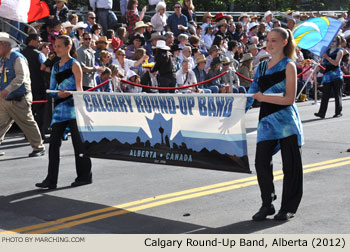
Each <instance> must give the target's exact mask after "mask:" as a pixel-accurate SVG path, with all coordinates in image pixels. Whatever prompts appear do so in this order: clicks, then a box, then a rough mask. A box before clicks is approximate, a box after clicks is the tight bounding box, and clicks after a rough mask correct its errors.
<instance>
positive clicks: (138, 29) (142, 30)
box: [134, 21, 148, 35]
mask: <svg viewBox="0 0 350 252" xmlns="http://www.w3.org/2000/svg"><path fill="white" fill-rule="evenodd" d="M147 27H148V25H147V24H145V23H144V22H143V21H139V22H137V23H136V24H135V28H134V30H135V33H136V32H137V33H140V34H142V35H143V34H144V33H145V31H146V28H147Z"/></svg>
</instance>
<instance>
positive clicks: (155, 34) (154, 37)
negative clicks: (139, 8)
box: [149, 32, 164, 41]
mask: <svg viewBox="0 0 350 252" xmlns="http://www.w3.org/2000/svg"><path fill="white" fill-rule="evenodd" d="M158 39H164V37H163V36H162V35H161V34H160V32H153V33H152V34H151V38H150V39H149V40H150V41H153V40H158Z"/></svg>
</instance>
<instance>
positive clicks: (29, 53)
mask: <svg viewBox="0 0 350 252" xmlns="http://www.w3.org/2000/svg"><path fill="white" fill-rule="evenodd" d="M22 54H23V55H24V57H26V59H27V61H28V66H29V72H30V80H31V88H32V94H33V101H40V100H47V97H48V95H47V94H46V89H48V88H49V86H47V85H46V82H45V79H44V73H43V72H42V71H41V70H40V66H41V63H40V61H39V54H40V51H38V50H37V49H36V48H35V47H33V46H29V45H28V46H27V47H26V48H25V49H24V50H22ZM49 110H50V104H49V103H36V104H33V105H32V111H33V115H34V119H35V121H36V122H37V124H38V127H39V130H40V133H41V136H42V138H43V139H45V133H46V131H47V129H48V127H49V123H50V113H49Z"/></svg>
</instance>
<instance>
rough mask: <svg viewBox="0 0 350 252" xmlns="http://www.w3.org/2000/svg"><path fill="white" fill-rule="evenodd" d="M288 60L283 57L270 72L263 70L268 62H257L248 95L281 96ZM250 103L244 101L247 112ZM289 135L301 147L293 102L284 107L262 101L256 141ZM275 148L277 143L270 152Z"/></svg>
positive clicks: (297, 115)
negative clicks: (279, 94)
mask: <svg viewBox="0 0 350 252" xmlns="http://www.w3.org/2000/svg"><path fill="white" fill-rule="evenodd" d="M291 61H292V60H291V59H289V58H288V57H284V58H283V59H282V60H280V61H279V62H278V63H277V64H276V65H274V66H273V67H271V68H270V69H267V63H268V60H266V61H263V62H261V63H260V64H259V66H258V69H257V72H256V74H255V76H254V80H253V82H252V84H251V86H250V88H249V90H248V93H250V94H255V93H257V92H258V91H260V92H262V93H265V94H278V93H284V94H285V93H286V74H285V71H286V66H287V64H288V63H289V62H291ZM253 101H254V99H253V98H251V97H249V98H248V100H247V107H246V108H247V109H249V108H250V107H251V105H252V104H253ZM291 135H297V136H298V144H299V146H301V145H303V144H304V137H303V129H302V125H301V121H300V117H299V112H298V108H297V106H296V104H295V102H294V103H293V104H292V105H286V106H284V105H276V104H272V103H265V102H262V103H261V107H260V115H259V124H258V129H257V142H261V141H266V140H278V139H281V138H285V137H288V136H291ZM279 149H280V148H279V144H278V146H277V148H276V149H275V152H274V153H276V152H277V151H278V150H279Z"/></svg>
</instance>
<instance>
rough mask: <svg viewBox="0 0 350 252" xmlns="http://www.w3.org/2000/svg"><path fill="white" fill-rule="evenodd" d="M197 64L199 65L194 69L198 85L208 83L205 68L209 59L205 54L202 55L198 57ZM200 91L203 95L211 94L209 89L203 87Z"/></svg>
mask: <svg viewBox="0 0 350 252" xmlns="http://www.w3.org/2000/svg"><path fill="white" fill-rule="evenodd" d="M196 63H197V65H196V67H195V68H194V69H193V72H194V74H195V75H196V79H197V83H200V82H203V81H206V80H207V79H208V74H207V73H206V72H205V70H204V68H205V65H206V64H207V59H206V58H205V56H204V55H203V54H201V55H199V56H198V57H197V59H196ZM199 89H200V90H202V91H203V93H211V89H209V88H204V87H203V86H200V87H199ZM214 89H215V88H214Z"/></svg>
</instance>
